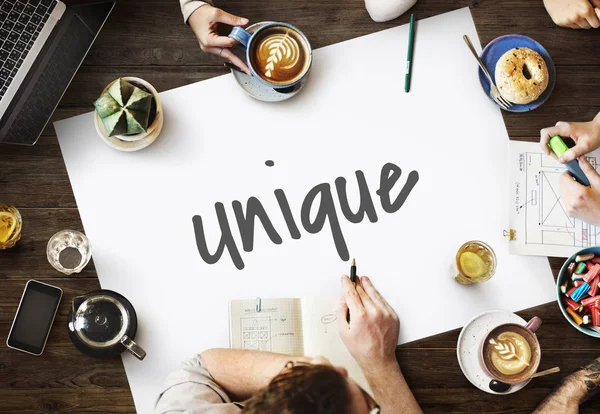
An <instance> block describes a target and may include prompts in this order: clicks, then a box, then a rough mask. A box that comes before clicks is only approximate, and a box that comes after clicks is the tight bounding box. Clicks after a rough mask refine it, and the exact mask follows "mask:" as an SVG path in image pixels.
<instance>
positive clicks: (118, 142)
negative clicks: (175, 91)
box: [94, 76, 163, 152]
mask: <svg viewBox="0 0 600 414" xmlns="http://www.w3.org/2000/svg"><path fill="white" fill-rule="evenodd" d="M122 79H124V80H126V81H128V82H130V83H133V84H134V85H135V84H137V85H140V86H143V87H144V88H146V89H147V90H148V91H149V92H150V93H152V95H153V96H154V101H155V102H156V116H155V117H154V121H153V122H152V124H150V125H149V126H148V129H147V130H146V132H141V133H139V134H135V135H115V136H112V137H109V136H108V134H107V133H106V129H104V125H103V124H102V120H101V119H100V117H99V116H98V113H97V112H96V111H94V126H95V127H96V131H97V132H98V135H100V137H101V138H102V139H103V140H104V142H106V143H107V144H108V145H109V146H110V147H112V148H114V149H116V150H119V151H129V152H131V151H139V150H141V149H143V148H146V147H147V146H149V145H150V144H152V143H153V142H154V141H155V140H156V138H158V136H159V135H160V131H162V127H163V110H162V103H161V101H160V96H159V95H158V92H157V91H156V89H154V87H153V86H152V85H151V84H149V83H148V82H146V81H145V80H143V79H140V78H136V77H133V76H124V77H123V78H122ZM117 80H118V79H115V80H114V81H112V82H111V83H109V84H108V85H107V86H106V88H104V90H103V91H102V93H104V92H106V91H107V90H108V88H110V87H111V85H112V84H113V83H115V82H116V81H117Z"/></svg>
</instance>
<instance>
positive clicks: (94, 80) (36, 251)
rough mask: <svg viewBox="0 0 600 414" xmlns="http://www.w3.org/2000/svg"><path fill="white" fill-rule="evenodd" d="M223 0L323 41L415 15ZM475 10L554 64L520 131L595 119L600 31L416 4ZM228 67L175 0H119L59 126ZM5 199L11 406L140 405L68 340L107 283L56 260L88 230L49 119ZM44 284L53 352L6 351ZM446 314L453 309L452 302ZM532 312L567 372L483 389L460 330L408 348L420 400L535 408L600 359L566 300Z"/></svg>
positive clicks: (519, 117) (319, 0)
mask: <svg viewBox="0 0 600 414" xmlns="http://www.w3.org/2000/svg"><path fill="white" fill-rule="evenodd" d="M219 5H220V6H221V7H222V8H223V9H225V10H228V11H230V12H231V13H235V14H238V15H242V16H245V17H247V18H249V19H250V21H251V22H252V21H261V20H279V21H286V22H290V23H293V24H295V25H297V26H298V27H300V28H301V29H302V30H303V31H304V32H305V33H306V34H307V36H308V38H309V39H310V40H311V43H312V44H313V46H314V47H315V48H319V47H322V46H326V45H329V44H332V43H336V42H340V41H343V40H347V39H351V38H354V37H357V36H360V35H364V34H368V33H372V32H375V31H379V30H382V29H386V28H389V27H393V26H396V25H401V24H405V23H407V21H408V15H405V16H402V17H401V18H399V19H397V20H395V21H393V22H390V23H384V24H377V23H374V22H373V21H371V19H370V18H369V16H368V15H367V12H366V10H365V9H364V6H363V1H362V0H304V1H303V0H287V1H283V0H279V1H277V0H256V1H248V0H221V1H220V2H219ZM465 6H469V7H471V11H472V13H473V17H474V19H475V23H476V26H477V30H478V32H479V36H480V40H481V43H482V44H483V45H485V44H487V43H488V42H490V41H491V40H492V39H494V38H495V37H497V36H500V35H504V34H507V33H521V34H524V35H528V36H530V37H532V38H534V39H536V40H538V41H539V42H541V43H542V44H543V45H544V46H545V47H546V48H547V49H548V51H549V52H550V54H551V55H552V57H553V58H554V63H555V64H556V69H557V83H556V87H555V89H554V93H553V94H552V97H551V98H550V100H549V101H548V102H547V103H546V104H545V105H544V106H543V107H541V108H540V109H538V110H535V111H533V112H532V113H528V114H511V113H504V120H505V123H506V128H507V130H508V133H509V135H510V137H511V138H512V139H525V140H537V139H538V134H539V130H540V128H542V127H545V126H549V125H553V124H554V123H555V122H556V121H558V120H566V121H584V120H590V119H592V117H593V116H594V115H595V114H596V113H597V112H598V111H600V94H598V85H600V31H575V30H568V29H560V28H557V27H555V26H554V24H553V23H552V21H551V20H550V18H549V17H548V15H547V14H546V12H545V10H544V8H543V6H542V1H541V0H528V1H522V0H505V1H478V0H473V1H466V0H419V3H418V4H417V5H416V6H415V7H414V9H413V11H414V13H415V14H416V16H417V17H418V18H419V19H423V18H426V17H430V16H434V15H438V14H441V13H445V12H448V11H451V10H455V9H457V8H460V7H465ZM390 53H394V52H393V51H390ZM445 64H451V62H440V70H443V66H444V65H445ZM473 70H474V71H475V67H474V68H473ZM225 72H226V70H225V68H224V67H223V65H222V61H221V60H220V59H219V58H217V57H214V56H212V55H208V54H204V53H201V52H200V49H199V48H198V44H197V42H196V40H195V38H194V36H193V34H192V32H191V30H190V29H189V28H188V27H186V26H185V25H184V24H183V22H182V18H181V13H180V11H179V7H178V4H177V1H176V0H127V1H121V2H120V3H119V4H118V5H117V6H116V7H115V9H114V11H113V13H112V15H111V16H110V18H109V20H108V22H107V23H106V25H105V27H104V29H103V30H102V32H101V33H100V35H99V37H98V39H97V40H96V43H95V44H94V46H93V48H92V49H91V50H90V53H89V54H88V56H87V58H86V60H85V62H84V64H83V65H82V66H81V68H80V69H79V72H78V73H77V75H76V76H75V78H74V80H73V82H72V84H71V86H70V88H69V89H68V90H67V92H66V93H65V95H64V97H63V99H62V101H61V103H60V105H59V107H58V109H57V110H56V113H55V115H54V119H53V120H58V119H63V118H68V117H71V116H74V115H77V114H81V113H84V112H88V111H91V110H92V109H93V107H92V102H93V101H94V100H95V99H96V98H97V97H98V95H99V93H100V91H102V89H103V88H104V86H105V85H107V84H108V83H109V82H110V81H112V80H113V79H115V78H117V77H119V76H124V75H133V76H139V77H141V78H144V79H146V80H148V81H149V82H150V83H152V84H153V85H154V86H155V87H156V89H157V90H159V91H164V90H167V89H172V88H175V87H179V86H183V85H186V84H189V83H193V82H198V81H201V80H204V79H208V78H211V77H213V76H217V75H220V74H223V73H225ZM471 115H472V116H477V114H471ZM431 117H432V118H435V114H431ZM484 138H485V137H482V139H484ZM0 202H8V203H10V204H14V205H16V206H17V207H18V208H19V210H20V211H21V214H22V216H23V222H24V224H23V237H22V240H21V241H20V242H19V243H18V245H17V247H15V248H13V249H11V250H8V251H2V252H0V412H3V413H4V412H10V413H22V414H24V413H34V412H36V413H37V412H43V413H67V412H69V413H84V412H94V413H130V412H135V408H134V405H133V400H132V397H131V392H130V389H129V385H128V383H127V378H126V376H125V372H124V370H123V364H122V362H121V360H120V359H118V358H117V359H114V360H110V361H98V360H94V359H91V358H88V357H86V356H84V355H82V354H80V353H79V352H78V351H76V350H75V348H74V347H73V345H72V344H71V342H70V340H69V338H68V336H67V329H66V328H67V314H68V307H69V304H70V302H71V298H72V297H73V296H74V295H76V294H82V293H85V292H87V291H90V290H93V289H97V288H98V287H99V284H98V279H97V276H96V271H95V269H94V265H93V263H90V265H89V266H88V267H87V268H86V269H85V270H84V271H83V272H82V273H81V274H79V275H77V276H69V277H65V276H63V275H61V274H60V273H58V272H56V271H55V270H54V269H53V268H52V267H51V266H50V265H49V264H48V262H47V261H46V254H45V250H46V243H47V241H48V239H49V238H50V236H51V235H52V234H54V232H56V231H58V230H61V229H65V228H73V229H76V230H81V231H83V226H82V224H81V220H80V217H79V213H78V211H77V205H76V203H75V199H74V196H73V191H72V189H71V186H70V184H69V179H68V176H67V172H66V170H65V165H64V162H63V159H62V156H61V152H60V149H59V146H58V142H57V139H56V136H55V133H54V130H53V128H52V125H51V124H49V126H48V127H47V128H46V130H45V131H44V133H43V136H42V137H41V138H40V140H39V142H38V143H37V144H36V145H35V146H34V147H27V148H25V147H16V146H0ZM115 231H117V229H115ZM92 243H93V240H92ZM550 263H551V265H552V268H553V269H554V272H555V274H556V271H557V269H558V268H559V267H560V265H561V264H562V260H560V259H550ZM523 277H527V275H526V274H525V275H523ZM32 278H33V279H38V280H42V281H45V282H48V283H51V284H54V285H58V286H60V287H62V288H63V289H64V298H63V301H62V304H61V306H60V310H59V314H58V316H57V318H56V322H55V324H54V327H53V329H52V332H51V334H50V338H49V340H48V345H47V347H46V351H45V352H44V354H43V355H42V356H41V357H39V358H36V357H32V356H29V355H27V354H24V353H21V352H17V351H14V350H11V349H8V348H7V347H6V345H5V341H6V335H7V334H8V331H9V328H10V324H11V323H12V320H13V317H14V313H15V311H16V308H17V305H18V301H19V298H20V296H21V293H22V290H23V287H24V285H25V282H26V281H27V280H28V279H32ZM435 313H437V314H438V315H439V316H438V317H443V309H438V310H436V312H435ZM520 314H521V316H523V317H524V318H526V319H527V318H530V317H532V316H534V315H539V316H541V317H542V318H543V320H544V324H543V326H542V328H541V330H540V331H539V339H540V342H541V344H542V348H543V359H542V364H541V367H540V368H541V369H545V368H550V367H553V366H560V367H561V369H562V372H561V373H560V374H556V375H552V376H548V377H544V378H540V379H536V380H534V381H532V383H531V384H530V385H529V386H528V387H527V388H526V389H525V390H523V391H521V392H519V393H516V394H513V395H510V396H502V397H498V396H491V395H488V394H485V393H483V392H481V391H479V390H477V389H476V388H474V387H473V386H472V385H471V384H470V383H469V382H468V381H467V379H466V378H465V377H464V376H463V375H462V373H461V371H460V368H459V366H458V363H457V360H456V351H455V345H456V340H457V338H458V331H452V332H448V333H444V334H441V335H437V336H435V337H431V338H427V339H423V340H421V341H418V342H415V343H411V344H407V345H404V346H402V347H400V348H399V350H398V358H399V360H400V364H401V366H402V369H403V371H404V373H405V375H406V377H407V380H408V383H409V384H410V386H411V388H412V389H413V391H414V393H415V395H416V397H417V400H418V401H419V403H420V404H421V407H423V409H424V410H425V411H426V412H460V411H470V412H531V411H532V410H533V409H534V407H535V406H536V405H537V404H538V403H540V402H541V401H542V400H543V399H544V397H545V396H546V395H547V394H548V393H550V392H551V391H552V389H553V387H554V386H555V385H556V384H557V383H558V382H559V380H560V379H561V378H562V377H563V376H565V375H567V374H568V373H569V372H571V371H572V370H574V369H575V368H577V367H579V366H580V365H582V364H585V363H587V362H588V361H590V360H592V359H594V358H595V357H597V356H598V355H599V354H600V352H599V347H598V345H599V342H598V340H594V339H592V338H590V337H587V336H584V335H583V334H580V333H578V332H576V331H575V330H574V329H573V328H572V327H570V326H569V325H568V324H567V322H566V321H565V320H564V318H563V316H562V315H561V313H560V311H559V310H558V306H557V305H556V304H555V303H550V304H547V305H543V306H539V307H537V308H534V309H530V310H526V311H523V312H520ZM598 410H600V398H598V399H596V400H593V401H590V402H588V403H586V404H585V405H584V406H583V410H582V411H583V412H598ZM143 414H146V413H143Z"/></svg>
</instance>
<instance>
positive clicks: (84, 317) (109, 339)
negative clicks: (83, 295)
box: [73, 294, 129, 348]
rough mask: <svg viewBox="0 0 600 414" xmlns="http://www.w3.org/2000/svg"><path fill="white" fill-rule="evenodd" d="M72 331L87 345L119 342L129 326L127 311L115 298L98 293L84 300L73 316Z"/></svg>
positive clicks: (101, 346)
mask: <svg viewBox="0 0 600 414" xmlns="http://www.w3.org/2000/svg"><path fill="white" fill-rule="evenodd" d="M73 320H74V323H73V327H74V331H75V332H76V333H77V336H78V337H79V338H80V339H81V340H82V341H83V342H84V343H85V344H87V345H89V346H92V347H95V348H105V347H110V346H113V345H115V344H116V343H118V342H120V340H121V338H122V337H123V335H125V333H126V332H127V328H128V327H129V313H128V312H127V310H126V309H125V307H124V306H123V304H122V303H121V302H120V301H119V300H117V299H116V298H114V297H112V296H109V295H104V294H99V295H95V296H91V297H89V298H87V299H86V300H84V301H83V302H82V303H81V304H80V305H79V307H78V308H77V310H76V312H75V314H74V317H73Z"/></svg>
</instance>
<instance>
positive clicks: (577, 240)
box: [518, 152, 600, 248]
mask: <svg viewBox="0 0 600 414" xmlns="http://www.w3.org/2000/svg"><path fill="white" fill-rule="evenodd" d="M588 160H589V162H590V163H591V164H592V166H593V167H594V168H595V169H596V170H597V169H598V160H597V159H596V157H589V158H588ZM523 164H524V165H523V168H524V172H525V194H524V197H525V200H524V203H523V205H521V206H519V207H518V208H519V209H521V210H524V213H525V240H524V242H525V244H540V245H546V246H547V245H555V246H565V247H577V248H582V247H587V246H593V245H596V244H597V239H598V233H600V231H598V229H597V228H596V226H593V225H590V224H587V223H584V222H582V221H581V220H576V219H573V218H571V217H569V216H568V214H567V212H566V210H565V206H564V202H563V200H562V199H561V197H560V190H559V178H560V175H561V174H562V173H563V172H564V171H565V168H564V167H563V166H562V165H561V164H559V163H558V162H556V161H555V160H554V159H552V158H550V157H548V156H546V155H545V154H542V153H541V152H526V153H525V159H524V163H523Z"/></svg>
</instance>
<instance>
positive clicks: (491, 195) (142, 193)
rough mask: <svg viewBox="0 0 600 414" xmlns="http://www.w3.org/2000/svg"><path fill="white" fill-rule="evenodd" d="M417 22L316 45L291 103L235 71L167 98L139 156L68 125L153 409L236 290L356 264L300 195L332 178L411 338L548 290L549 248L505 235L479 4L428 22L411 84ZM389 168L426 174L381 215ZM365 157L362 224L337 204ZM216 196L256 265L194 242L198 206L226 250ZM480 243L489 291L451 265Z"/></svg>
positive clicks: (224, 329) (90, 220)
mask: <svg viewBox="0 0 600 414" xmlns="http://www.w3.org/2000/svg"><path fill="white" fill-rule="evenodd" d="M292 23H293V22H292ZM407 32H408V26H407V25H406V26H402V27H396V28H393V29H389V30H385V31H382V32H379V33H375V34H372V35H369V36H365V37H361V38H358V39H354V40H351V41H347V42H343V43H340V44H336V45H333V46H329V47H325V48H322V49H319V50H316V51H315V53H314V66H313V70H312V74H311V78H310V80H309V82H308V84H307V85H306V87H305V90H303V91H302V92H301V93H300V94H298V96H296V97H294V98H293V99H291V100H289V101H287V102H283V103H279V104H267V103H261V102H257V101H255V100H253V99H252V98H250V97H248V96H246V95H245V94H244V92H243V91H242V90H241V88H239V86H238V85H237V84H236V83H235V81H234V79H233V77H232V76H231V75H226V76H221V77H218V78H215V79H211V80H207V81H204V82H200V83H196V84H193V85H188V86H185V87H182V88H178V89H175V90H172V91H168V92H165V93H162V94H161V99H162V101H163V107H164V112H165V123H164V129H163V132H162V134H161V136H160V137H159V139H158V140H157V141H156V142H155V143H154V144H152V146H150V147H148V148H147V149H145V150H143V151H140V152H138V153H121V152H118V151H115V150H113V149H111V148H109V147H108V146H106V145H105V144H104V142H103V141H102V140H101V139H100V138H99V137H98V136H97V135H96V132H95V130H94V126H93V122H92V119H93V118H92V114H85V115H81V116H77V117H74V118H71V119H69V120H64V121H61V122H57V123H56V124H55V127H56V131H57V135H58V137H59V141H60V145H61V149H62V151H63V155H64V158H65V162H66V166H67V170H68V172H69V177H70V179H71V183H72V186H73V190H74V193H75V197H76V200H77V205H78V207H79V211H80V214H81V217H82V221H83V224H84V227H85V231H86V234H87V236H88V237H89V238H90V240H91V243H92V246H93V257H94V263H95V265H96V269H97V271H98V276H99V278H100V282H101V284H102V287H103V288H107V289H114V290H116V291H118V292H120V293H122V294H123V295H125V296H126V297H127V298H129V300H130V301H131V302H132V303H133V305H134V306H135V308H136V310H137V314H138V318H139V330H138V335H137V337H136V341H138V342H139V344H140V345H141V346H143V347H144V348H145V349H146V351H147V352H148V356H147V357H146V359H145V360H144V361H143V362H140V361H137V360H135V359H134V358H133V357H131V356H130V355H125V356H124V357H123V361H124V364H125V369H126V372H127V375H128V379H129V383H130V385H131V387H132V391H133V396H134V399H135V403H136V407H137V410H138V412H140V413H150V412H151V410H152V407H153V404H154V400H155V398H156V396H157V394H158V392H159V391H160V389H161V384H162V383H163V380H164V378H165V376H166V375H167V374H168V373H169V372H170V371H171V370H173V369H174V368H176V366H177V364H178V363H179V362H180V361H181V360H182V359H184V358H186V357H189V356H190V355H193V354H194V353H197V352H201V351H203V350H204V349H207V348H211V347H227V346H228V330H229V324H228V316H227V313H228V302H229V300H231V299H235V298H243V297H256V296H259V295H261V296H263V297H304V296H315V295H320V296H328V295H338V294H339V293H340V280H339V278H340V276H341V275H342V274H343V273H344V272H347V271H348V270H349V262H348V261H343V260H342V259H341V258H340V255H339V254H338V252H337V250H336V247H335V245H334V243H333V239H332V234H331V231H330V223H329V221H327V222H326V223H325V226H324V228H323V229H322V230H321V231H319V232H317V233H316V234H310V233H309V232H308V231H306V230H305V229H304V226H303V225H302V224H301V219H300V210H301V206H302V203H303V200H304V199H305V197H306V195H307V193H308V192H309V190H310V189H312V188H313V187H315V186H316V185H318V184H320V183H329V184H330V185H331V188H332V191H333V199H334V200H335V206H336V212H337V216H338V218H339V222H340V227H341V231H342V233H343V237H344V240H345V242H346V244H347V248H348V256H347V257H356V258H357V263H358V271H359V274H366V275H369V276H371V277H372V279H373V281H374V283H375V285H376V286H377V287H378V288H379V289H380V291H381V292H382V293H383V294H384V295H385V297H386V298H387V299H388V301H389V302H390V303H391V304H392V305H393V306H394V308H395V309H396V310H397V312H398V314H399V315H400V318H401V320H402V328H401V333H400V338H399V342H401V343H404V342H407V341H412V340H416V339H419V338H423V337H426V336H430V335H434V334H437V333H440V332H443V331H446V330H449V329H453V328H457V327H459V326H461V325H463V324H464V323H465V322H466V321H468V320H469V319H470V318H471V317H472V316H473V315H475V314H477V313H479V312H482V311H485V310H489V309H498V308H500V309H508V310H518V309H523V308H528V307H531V306H534V305H539V304H541V303H544V302H547V301H550V300H553V297H554V291H553V278H552V274H551V272H550V268H549V265H548V262H547V260H546V259H543V258H536V257H519V256H511V255H509V252H508V250H509V248H508V245H507V242H506V241H505V240H504V239H503V236H502V231H503V229H504V228H505V225H506V222H507V217H508V216H509V212H508V203H507V202H506V198H507V194H509V178H510V177H509V174H508V171H507V160H508V137H507V134H506V130H505V128H504V124H503V120H502V117H501V114H500V110H499V109H498V108H496V107H495V106H494V105H493V104H492V103H491V102H490V101H489V99H488V98H487V97H486V96H485V94H484V93H483V92H482V91H481V87H480V85H479V80H478V79H477V66H476V65H475V63H474V61H473V57H472V56H471V54H470V52H469V50H468V49H467V47H466V46H465V45H464V42H463V40H462V36H463V34H468V35H469V36H470V37H471V39H472V40H473V43H474V44H475V46H476V47H477V48H478V49H480V46H479V42H478V40H477V39H478V37H477V33H476V30H475V26H474V24H473V20H472V18H471V15H470V12H469V10H468V9H466V8H465V9H461V10H457V11H455V12H452V13H447V14H444V15H441V16H437V17H434V18H430V19H426V20H423V21H419V22H418V27H417V35H416V44H415V53H414V63H413V79H412V87H411V92H410V93H408V94H406V93H404V91H403V84H404V67H405V59H406V47H407ZM123 75H127V74H126V73H123ZM232 108H236V109H232ZM266 160H273V161H274V163H275V165H274V166H273V167H267V166H266V165H265V161H266ZM386 163H393V164H395V165H397V166H398V167H400V168H402V176H401V177H400V179H399V181H398V183H396V185H395V187H394V190H393V191H392V192H393V195H392V200H393V199H394V198H395V196H396V194H397V192H398V191H399V189H401V188H402V187H403V186H404V184H405V183H406V179H407V176H408V174H409V172H411V171H418V174H419V180H418V182H417V184H416V185H415V187H414V188H413V190H412V191H411V192H410V194H409V195H408V198H407V199H406V202H405V203H404V205H403V206H402V207H401V208H400V209H399V210H398V211H397V212H395V213H386V212H384V211H383V209H382V206H381V201H380V197H379V196H378V195H377V194H376V193H375V192H376V190H377V189H378V188H379V181H380V173H381V169H382V167H383V166H384V164H386ZM357 170H360V171H362V172H363V173H364V176H365V178H366V181H367V183H368V186H369V192H370V194H371V196H372V198H373V203H374V206H375V209H376V213H377V222H376V223H371V222H369V220H368V219H367V218H366V217H365V218H364V220H363V221H362V222H360V223H357V224H352V223H350V222H349V221H348V220H347V219H346V218H345V217H344V215H343V214H342V212H341V210H340V206H339V200H338V196H337V194H336V193H335V185H334V180H335V179H336V178H337V177H345V178H346V179H347V186H348V193H349V198H350V205H351V206H352V207H353V209H354V210H356V208H357V205H358V190H357V178H356V176H355V171H357ZM275 189H283V190H284V192H285V195H286V197H287V200H288V202H289V205H290V208H291V211H292V214H293V216H294V218H295V222H296V224H297V226H298V227H299V233H300V236H301V237H300V239H292V237H291V235H290V234H291V233H290V232H289V231H288V230H287V226H286V223H285V221H284V219H283V216H282V213H281V208H280V207H279V205H278V203H277V200H276V198H275V195H274V190H275ZM383 193H384V195H385V192H383ZM249 197H256V198H258V199H259V200H260V201H261V203H262V205H263V206H264V208H265V209H266V211H267V212H268V214H269V217H270V219H271V221H272V222H273V225H274V227H275V228H276V230H277V232H278V234H279V235H280V237H281V239H282V243H281V244H278V245H277V244H274V243H272V242H271V240H270V239H269V238H268V236H267V235H266V233H265V231H264V230H263V228H262V226H261V224H260V222H259V221H258V220H257V223H256V231H255V233H256V234H255V238H254V249H253V251H252V252H245V251H243V250H242V248H241V241H240V236H239V233H238V227H237V223H236V220H235V218H234V216H233V212H232V201H233V200H239V201H241V203H242V204H243V205H244V206H245V204H246V201H247V200H248V198H249ZM318 201H319V200H318V198H317V203H316V204H317V205H318ZM216 202H222V203H223V204H224V205H225V211H226V212H227V215H228V218H229V224H230V225H231V229H232V232H233V235H234V238H235V240H236V241H237V244H238V246H239V249H240V252H241V256H242V259H243V261H244V265H245V267H244V269H243V270H238V269H237V268H236V267H235V266H234V265H233V263H232V260H231V259H230V258H229V254H228V253H227V252H225V254H224V255H223V257H222V258H221V259H220V260H219V261H218V262H217V263H215V264H212V265H208V264H206V263H205V262H204V261H203V260H202V258H201V257H200V255H199V253H198V249H197V247H196V238H195V235H194V228H193V226H192V217H193V216H194V215H200V216H201V217H202V219H203V222H204V225H205V226H206V233H207V239H208V245H209V250H210V251H211V252H214V251H215V249H216V247H217V244H218V241H219V239H220V235H221V232H220V230H219V227H218V224H217V220H216V214H215V203H216ZM317 205H316V206H315V209H314V210H313V214H312V215H311V216H312V218H314V215H315V213H316V208H317ZM472 239H480V240H483V241H485V242H487V243H489V244H491V246H492V247H493V248H494V249H495V251H496V254H497V259H498V271H497V274H496V276H494V278H493V279H491V280H490V281H488V282H486V283H484V284H481V285H480V286H462V285H459V284H457V283H456V282H455V281H454V280H453V279H452V277H451V275H450V271H449V269H450V267H451V264H452V262H453V260H454V256H455V253H456V251H457V249H458V248H459V246H460V245H461V244H462V243H463V242H465V241H467V240H472ZM517 286H518V288H517ZM424 314H426V317H425V316H424ZM542 329H543V327H542Z"/></svg>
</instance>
